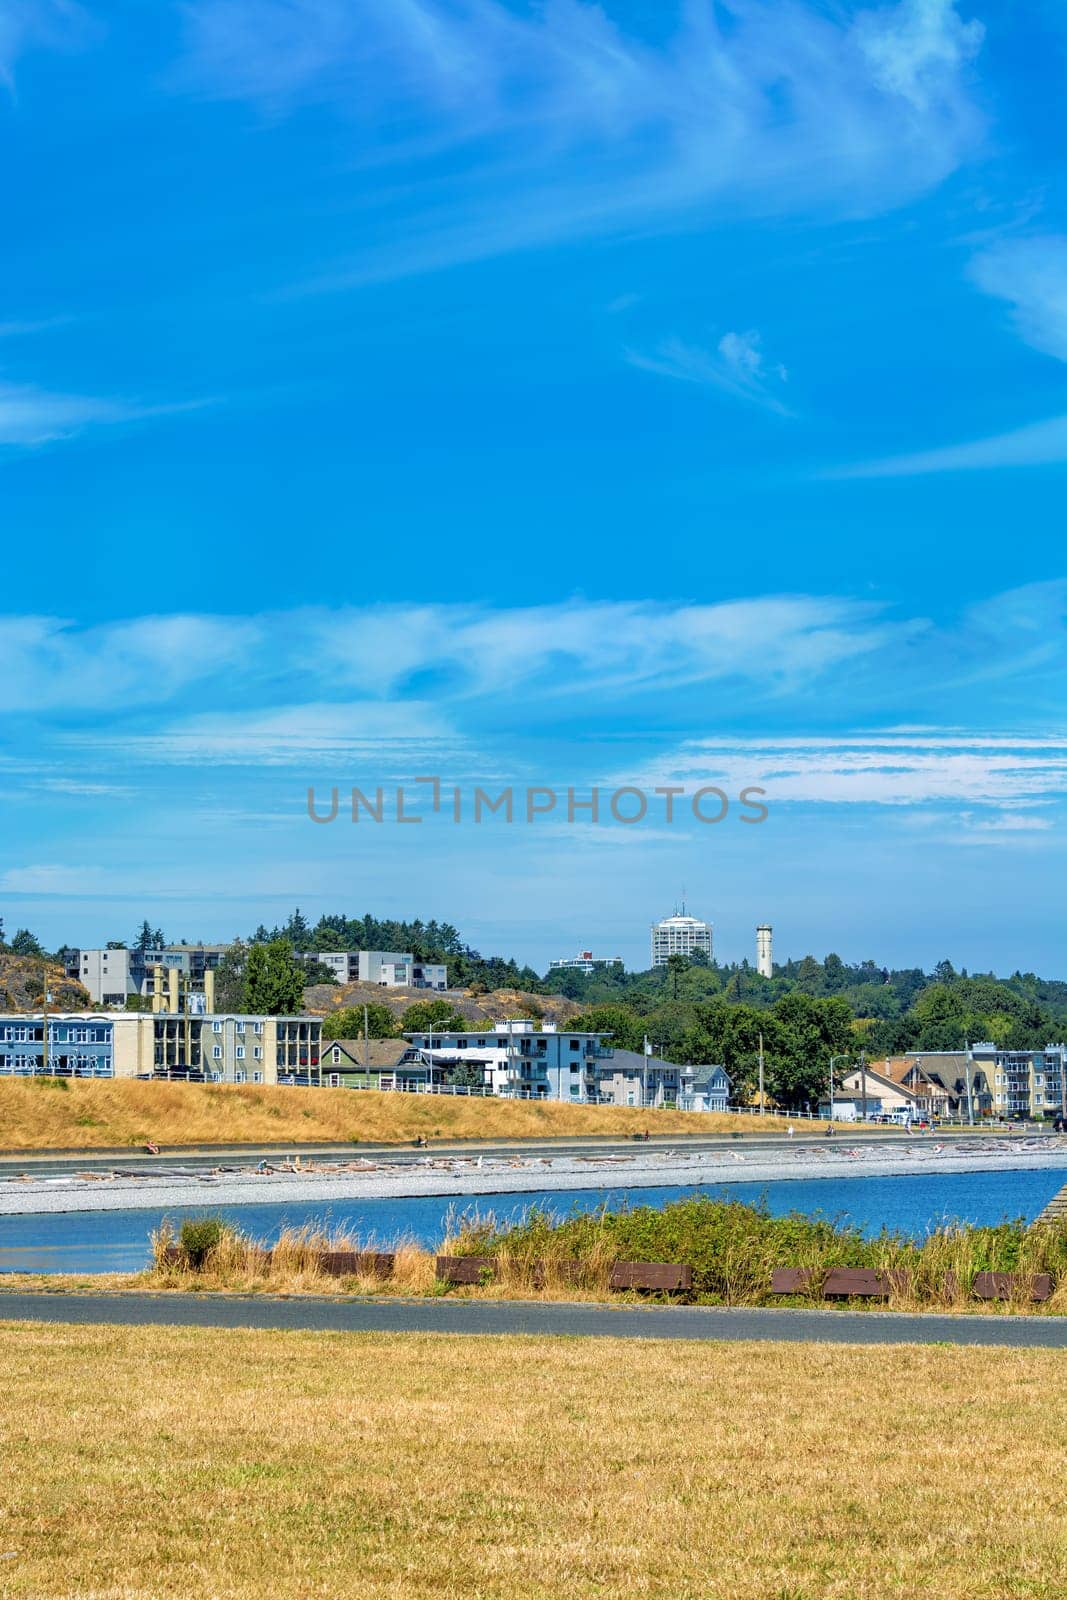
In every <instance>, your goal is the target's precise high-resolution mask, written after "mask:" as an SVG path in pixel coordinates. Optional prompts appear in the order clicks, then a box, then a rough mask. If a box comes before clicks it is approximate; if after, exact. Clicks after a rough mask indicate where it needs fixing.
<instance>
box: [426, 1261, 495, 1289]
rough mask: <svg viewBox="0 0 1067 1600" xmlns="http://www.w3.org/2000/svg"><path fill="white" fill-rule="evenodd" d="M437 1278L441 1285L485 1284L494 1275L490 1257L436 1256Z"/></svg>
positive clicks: (493, 1264)
mask: <svg viewBox="0 0 1067 1600" xmlns="http://www.w3.org/2000/svg"><path fill="white" fill-rule="evenodd" d="M436 1271H437V1276H438V1278H439V1279H440V1281H441V1282H442V1283H485V1281H486V1279H487V1278H489V1279H492V1278H493V1277H494V1276H495V1275H496V1263H495V1262H494V1260H493V1258H492V1256H438V1257H437V1268H436Z"/></svg>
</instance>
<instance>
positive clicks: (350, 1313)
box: [0, 1291, 1067, 1403]
mask: <svg viewBox="0 0 1067 1600" xmlns="http://www.w3.org/2000/svg"><path fill="white" fill-rule="evenodd" d="M4 1322H44V1323H50V1322H59V1323H78V1324H82V1325H85V1324H94V1325H99V1324H101V1323H105V1324H112V1325H114V1324H126V1325H131V1324H132V1325H133V1326H136V1327H160V1326H163V1327H196V1328H273V1329H313V1330H315V1331H321V1332H330V1333H441V1334H457V1333H462V1334H508V1335H515V1334H520V1335H521V1334H525V1335H526V1336H527V1337H530V1338H537V1339H540V1340H543V1339H545V1338H569V1339H576V1338H577V1339H581V1338H586V1339H588V1338H610V1339H701V1340H703V1339H729V1340H752V1339H755V1340H761V1341H762V1340H774V1341H778V1340H786V1341H788V1342H789V1343H795V1342H799V1341H803V1342H805V1343H813V1344H827V1343H832V1344H853V1345H860V1344H865V1345H885V1344H957V1345H1008V1346H1011V1347H1014V1348H1015V1349H1023V1350H1036V1349H1042V1348H1052V1349H1060V1350H1063V1349H1067V1317H1029V1316H1028V1317H1010V1316H967V1315H953V1316H944V1315H939V1314H937V1313H928V1312H924V1313H918V1314H917V1313H911V1312H901V1311H817V1310H811V1311H808V1310H787V1309H784V1308H782V1309H775V1310H770V1309H749V1308H747V1307H744V1306H638V1307H632V1308H631V1307H622V1306H608V1305H578V1304H574V1303H567V1302H565V1301H555V1302H548V1301H536V1302H535V1301H528V1300H489V1301H474V1300H463V1301H449V1300H387V1299H381V1300H355V1299H341V1298H337V1299H329V1300H326V1299H314V1298H312V1297H311V1296H306V1297H305V1296H300V1297H299V1298H295V1299H290V1300H281V1299H272V1298H269V1297H267V1296H262V1297H257V1298H256V1299H254V1300H253V1299H244V1298H242V1297H240V1296H238V1295H203V1294H198V1295H177V1294H171V1295H163V1294H107V1295H104V1294H40V1293H22V1294H19V1293H15V1294H9V1293H4V1292H2V1291H0V1325H2V1324H3V1323H4ZM829 1403H832V1397H831V1401H830V1402H829Z"/></svg>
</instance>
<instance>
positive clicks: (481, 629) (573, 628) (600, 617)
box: [0, 595, 923, 711]
mask: <svg viewBox="0 0 1067 1600" xmlns="http://www.w3.org/2000/svg"><path fill="white" fill-rule="evenodd" d="M922 627H923V624H922V623H921V622H918V621H915V620H905V621H900V622H896V621H892V620H889V619H885V618H883V617H881V616H880V615H879V613H878V611H877V609H876V608H874V607H872V606H870V605H868V604H867V603H865V602H858V601H853V600H849V599H841V598H834V597H820V596H808V595H782V596H773V595H772V596H766V597H761V598H758V599H752V600H734V601H723V602H721V603H719V604H716V605H670V604H656V603H653V602H649V601H622V602H619V601H600V602H598V601H584V600H574V601H566V602H562V603H560V604H555V605H544V606H525V607H522V606H520V607H512V608H493V607H489V606H482V605H473V604H469V605H464V604H457V605H397V606H371V607H366V608H362V609H361V608H357V607H338V608H335V609H328V608H325V607H322V608H308V609H303V610H295V611H290V612H270V613H264V614H261V615H259V616H249V617H225V616H209V615H203V616H197V615H178V616H160V617H140V618H133V619H129V620H127V621H124V622H115V623H104V624H99V625H97V626H92V627H79V626H76V625H74V624H71V623H67V622H64V621H62V620H61V619H58V618H54V617H36V616H9V617H6V618H3V617H0V709H5V710H8V711H31V710H45V709H49V708H57V707H63V706H68V707H70V708H72V709H76V708H80V709H85V710H88V709H92V708H97V707H102V706H110V705H116V704H121V705H123V706H124V707H134V708H135V707H138V706H147V705H165V704H167V703H168V702H171V701H173V700H175V699H177V698H178V697H179V696H181V695H182V694H183V693H185V692H187V691H190V690H193V689H195V688H196V686H197V685H201V684H205V683H207V682H208V681H210V682H211V683H212V695H213V698H214V699H215V701H216V703H218V701H219V699H220V697H222V698H226V697H227V696H230V697H231V698H233V699H234V700H237V701H240V703H242V704H245V705H247V704H248V697H249V691H250V690H251V691H252V692H253V693H254V694H255V695H256V697H257V699H259V700H260V701H261V700H262V699H263V698H264V697H265V696H266V695H276V694H277V692H278V691H279V689H281V690H283V691H284V690H285V689H286V688H288V687H291V686H292V685H293V684H296V683H299V684H300V685H301V686H304V687H306V686H307V685H308V684H309V683H312V684H314V685H315V686H316V687H317V689H318V690H319V691H320V692H321V693H324V694H325V695H326V697H327V698H331V697H332V698H335V699H337V698H341V697H351V696H353V695H355V696H360V697H366V698H367V699H368V700H381V701H387V700H404V701H405V702H407V701H411V700H416V699H419V698H425V697H426V695H427V693H431V694H432V696H433V698H434V699H435V700H437V701H442V700H449V701H453V702H460V701H464V700H470V699H474V698H478V697H496V696H498V695H499V692H500V685H501V683H504V682H506V683H508V684H509V685H510V686H511V687H512V689H513V690H514V691H516V692H518V691H520V690H524V689H527V688H528V687H529V686H531V685H533V684H537V686H538V692H539V695H540V696H541V697H550V696H553V695H554V696H558V697H561V698H562V697H566V696H568V695H570V694H572V693H573V692H574V691H575V689H577V688H581V689H582V690H584V691H586V692H591V691H594V690H595V691H599V692H601V693H603V694H605V695H610V696H619V695H624V694H629V693H639V692H645V691H649V690H655V689H660V688H667V687H678V686H680V685H683V684H687V683H711V682H716V681H725V680H735V681H738V682H748V683H750V684H753V685H756V686H759V687H760V688H761V689H762V690H764V691H765V692H769V693H780V692H784V691H785V690H787V689H788V688H789V687H792V686H796V685H798V684H801V683H810V682H812V681H814V680H815V679H817V678H818V677H819V675H820V674H821V673H823V672H825V671H827V670H828V669H829V668H831V667H833V666H835V665H838V664H840V663H843V662H846V661H858V660H859V659H861V658H863V657H865V656H868V655H871V654H872V653H874V652H876V651H878V650H880V649H884V648H888V647H889V646H890V645H892V644H894V643H902V642H903V641H904V640H906V639H907V638H909V637H913V636H914V635H915V633H916V631H917V630H920V631H921V629H922ZM756 639H758V640H759V641H760V644H759V648H758V649H756V648H754V645H753V641H754V640H756ZM273 703H274V704H276V705H277V704H280V703H281V702H280V701H279V700H277V699H274V702H273Z"/></svg>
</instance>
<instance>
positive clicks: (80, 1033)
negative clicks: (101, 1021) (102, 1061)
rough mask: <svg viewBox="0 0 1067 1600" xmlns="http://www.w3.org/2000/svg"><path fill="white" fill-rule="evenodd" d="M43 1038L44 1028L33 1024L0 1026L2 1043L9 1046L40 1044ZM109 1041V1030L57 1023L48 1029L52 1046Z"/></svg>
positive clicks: (51, 1024) (50, 1025) (105, 1042)
mask: <svg viewBox="0 0 1067 1600" xmlns="http://www.w3.org/2000/svg"><path fill="white" fill-rule="evenodd" d="M43 1038H44V1028H43V1026H40V1025H35V1024H34V1023H32V1022H31V1023H6V1024H4V1025H3V1026H0V1041H3V1042H5V1043H7V1044H33V1043H38V1044H39V1043H40V1042H41V1040H42V1039H43ZM108 1039H109V1033H108V1030H107V1028H83V1027H70V1026H65V1025H63V1024H56V1023H50V1024H49V1027H48V1040H49V1043H50V1044H107V1042H108Z"/></svg>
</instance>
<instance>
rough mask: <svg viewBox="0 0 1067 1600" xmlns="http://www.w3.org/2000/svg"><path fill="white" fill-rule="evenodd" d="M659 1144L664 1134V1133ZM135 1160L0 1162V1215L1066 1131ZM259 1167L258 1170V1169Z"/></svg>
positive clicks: (1029, 1162)
mask: <svg viewBox="0 0 1067 1600" xmlns="http://www.w3.org/2000/svg"><path fill="white" fill-rule="evenodd" d="M664 1145H666V1141H665V1142H664ZM255 1154H256V1153H255V1152H252V1153H250V1154H249V1155H246V1157H245V1158H244V1160H243V1161H237V1160H235V1159H233V1158H230V1160H228V1161H226V1162H225V1163H224V1162H223V1161H221V1160H220V1161H214V1162H213V1161H211V1160H210V1159H209V1158H208V1159H204V1158H201V1159H200V1160H199V1161H197V1160H194V1159H190V1158H186V1159H185V1161H184V1162H183V1163H182V1165H181V1166H177V1165H176V1164H175V1162H176V1160H177V1159H178V1158H176V1157H173V1156H172V1157H169V1158H166V1159H163V1160H161V1161H160V1162H159V1164H158V1165H155V1164H149V1163H146V1162H145V1161H144V1159H143V1158H141V1159H140V1160H139V1161H137V1162H136V1163H135V1164H132V1165H129V1166H128V1165H126V1164H125V1163H124V1162H122V1161H120V1160H116V1161H114V1163H113V1164H108V1163H102V1162H101V1161H100V1159H99V1158H96V1160H95V1161H94V1162H93V1163H92V1165H91V1166H90V1165H89V1163H88V1162H86V1163H85V1164H84V1165H79V1163H78V1160H77V1158H67V1159H66V1160H65V1161H64V1162H63V1163H62V1164H59V1163H55V1164H51V1165H50V1166H49V1167H48V1168H47V1169H46V1170H45V1171H42V1170H41V1168H42V1166H43V1163H39V1162H31V1161H30V1160H29V1159H28V1160H27V1162H26V1166H25V1168H24V1169H21V1170H20V1169H19V1167H18V1165H17V1163H15V1162H11V1161H5V1163H4V1166H3V1170H2V1173H0V1215H7V1216H27V1215H35V1214H43V1213H47V1212H72V1211H125V1210H144V1209H147V1208H152V1209H166V1208H170V1207H177V1206H206V1205H207V1206H226V1207H231V1206H242V1205H257V1204H298V1205H311V1206H314V1205H319V1204H322V1205H329V1204H330V1203H331V1202H333V1201H337V1200H372V1199H405V1198H412V1197H417V1196H426V1197H428V1196H455V1197H456V1198H457V1199H466V1198H476V1197H478V1196H479V1195H498V1194H523V1193H531V1192H535V1191H558V1190H573V1189H630V1188H632V1189H642V1188H653V1187H695V1186H696V1185H698V1184H701V1185H705V1186H707V1187H709V1188H714V1187H716V1186H718V1185H721V1184H724V1183H730V1184H736V1183H744V1184H746V1185H754V1186H759V1185H762V1184H767V1183H777V1182H781V1181H782V1180H789V1179H824V1178H825V1179H831V1178H847V1177H905V1176H909V1175H912V1174H917V1173H924V1172H934V1171H936V1172H981V1171H988V1170H990V1169H991V1168H993V1169H997V1170H1016V1171H1017V1170H1024V1169H1032V1168H1038V1169H1042V1170H1048V1169H1050V1168H1051V1169H1057V1168H1059V1169H1063V1170H1064V1172H1065V1173H1067V1139H1065V1138H1057V1137H1048V1136H1036V1137H1033V1138H1024V1137H1015V1138H1003V1137H1001V1138H997V1137H989V1138H984V1137H978V1138H970V1139H968V1140H967V1143H966V1148H963V1147H962V1144H961V1143H960V1142H955V1141H951V1142H950V1141H948V1140H939V1139H938V1138H937V1137H936V1136H935V1135H930V1134H927V1135H924V1136H922V1137H920V1138H914V1139H909V1140H908V1141H907V1142H906V1143H905V1144H903V1145H902V1144H901V1143H900V1141H898V1140H894V1141H892V1142H891V1143H890V1142H886V1143H874V1142H863V1143H860V1142H858V1141H857V1142H855V1143H853V1142H850V1140H849V1137H848V1135H847V1134H841V1135H839V1136H838V1137H837V1138H836V1139H834V1140H832V1141H831V1140H825V1141H814V1140H811V1141H805V1142H803V1143H801V1142H800V1141H797V1142H796V1144H794V1145H784V1144H779V1145H778V1146H777V1147H776V1148H774V1149H768V1148H767V1147H766V1146H764V1147H762V1148H758V1149H752V1148H749V1149H747V1150H738V1149H729V1148H726V1149H724V1148H722V1147H721V1146H719V1147H710V1146H709V1147H703V1148H701V1147H693V1146H682V1147H680V1148H672V1147H669V1146H668V1147H663V1146H652V1145H650V1146H643V1145H631V1146H617V1147H615V1148H614V1149H604V1148H600V1149H597V1150H595V1151H594V1150H568V1151H560V1150H559V1149H558V1148H557V1149H553V1150H551V1151H549V1152H538V1151H537V1150H536V1149H532V1148H529V1147H527V1148H524V1149H523V1150H522V1151H521V1152H520V1151H516V1150H514V1149H511V1150H508V1149H498V1150H494V1149H487V1150H484V1151H482V1152H480V1153H478V1154H474V1153H471V1151H470V1150H463V1151H454V1150H453V1151H444V1150H442V1151H426V1152H415V1151H408V1152H406V1153H400V1152H396V1151H390V1152H388V1153H384V1152H383V1153H378V1152H375V1153H370V1152H368V1153H367V1154H359V1155H352V1154H338V1155H337V1156H334V1157H332V1158H330V1157H326V1156H323V1155H322V1154H318V1155H316V1156H315V1157H313V1158H304V1157H296V1156H293V1157H290V1158H284V1157H281V1156H279V1155H278V1153H277V1152H274V1153H272V1154H270V1155H269V1156H265V1157H263V1158H262V1160H261V1161H260V1162H255V1161H254V1159H253V1158H254V1156H255ZM261 1169H262V1170H261Z"/></svg>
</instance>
